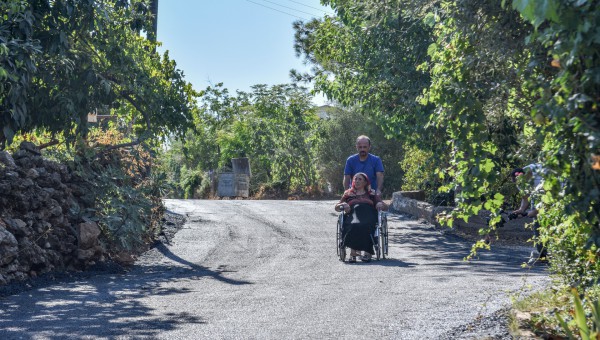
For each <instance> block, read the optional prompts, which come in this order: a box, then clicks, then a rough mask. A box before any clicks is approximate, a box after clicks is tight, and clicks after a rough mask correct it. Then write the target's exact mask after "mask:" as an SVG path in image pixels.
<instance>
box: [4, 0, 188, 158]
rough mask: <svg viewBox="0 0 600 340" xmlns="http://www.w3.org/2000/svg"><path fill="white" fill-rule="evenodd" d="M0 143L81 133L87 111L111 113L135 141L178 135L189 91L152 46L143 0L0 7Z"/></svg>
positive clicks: (18, 3)
mask: <svg viewBox="0 0 600 340" xmlns="http://www.w3.org/2000/svg"><path fill="white" fill-rule="evenodd" d="M0 16H1V17H2V21H1V22H0V80H2V82H1V84H2V85H1V86H0V121H1V124H2V130H1V131H0V145H1V146H2V147H4V145H5V143H6V142H9V143H10V142H11V141H12V139H13V137H14V135H15V134H17V133H23V132H29V131H33V130H34V129H44V130H46V131H48V132H51V133H62V134H63V135H64V136H66V137H67V138H69V140H70V141H73V140H74V139H73V138H71V137H73V136H75V135H85V134H86V132H87V129H88V123H87V116H88V113H91V112H99V113H103V114H108V113H110V114H113V115H118V116H119V117H120V118H121V119H124V120H127V121H129V122H131V123H132V125H133V127H134V131H135V132H136V133H137V135H138V137H139V138H140V139H146V138H148V137H150V136H164V135H166V134H169V133H174V132H177V131H185V127H187V126H188V123H189V122H190V121H191V116H190V111H191V103H192V96H193V95H194V93H193V91H192V89H191V87H190V85H189V84H187V83H186V82H185V81H184V80H183V76H182V73H181V71H179V70H177V69H176V68H175V63H174V62H173V61H171V60H169V58H168V56H167V55H165V56H163V57H162V58H161V57H160V56H159V55H157V54H156V53H155V52H153V51H154V46H155V44H154V43H151V42H149V41H148V40H146V39H145V38H143V37H141V36H140V35H139V32H140V31H141V30H146V31H148V29H149V25H150V23H151V20H150V18H151V15H150V13H149V10H148V7H147V4H146V2H145V1H142V0H131V1H122V0H112V1H102V2H98V1H77V0H69V1H42V0H31V1H20V0H15V1H2V2H0Z"/></svg>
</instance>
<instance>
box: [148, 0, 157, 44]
mask: <svg viewBox="0 0 600 340" xmlns="http://www.w3.org/2000/svg"><path fill="white" fill-rule="evenodd" d="M150 12H151V13H152V29H151V30H150V32H148V40H150V41H152V42H156V37H157V33H158V0H152V2H151V4H150Z"/></svg>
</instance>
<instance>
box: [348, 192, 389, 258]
mask: <svg viewBox="0 0 600 340" xmlns="http://www.w3.org/2000/svg"><path fill="white" fill-rule="evenodd" d="M340 202H346V203H348V204H349V205H350V207H351V208H352V209H351V211H350V213H348V214H346V215H345V216H344V227H343V229H342V238H343V240H344V246H346V247H349V248H351V249H355V250H360V251H366V252H368V253H370V254H374V253H375V252H374V250H373V238H372V235H373V233H374V232H375V225H376V224H377V210H376V209H375V204H377V202H381V198H380V197H379V196H375V195H373V194H370V193H366V194H363V195H356V194H354V193H353V192H352V191H351V190H348V191H347V192H345V193H344V196H343V197H342V199H341V200H340Z"/></svg>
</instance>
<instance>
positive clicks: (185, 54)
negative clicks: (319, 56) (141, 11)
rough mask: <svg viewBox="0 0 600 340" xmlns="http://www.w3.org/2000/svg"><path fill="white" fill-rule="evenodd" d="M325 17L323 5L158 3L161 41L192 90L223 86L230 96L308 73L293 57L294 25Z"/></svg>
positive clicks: (272, 0) (204, 0)
mask: <svg viewBox="0 0 600 340" xmlns="http://www.w3.org/2000/svg"><path fill="white" fill-rule="evenodd" d="M326 13H329V15H331V13H332V10H331V9H330V8H328V7H323V6H321V4H320V2H319V0H160V1H159V8H158V33H157V36H158V38H157V39H158V41H160V42H161V43H162V44H163V45H162V47H161V48H160V51H161V52H162V51H165V50H168V51H169V56H170V57H171V59H174V60H175V61H176V62H177V67H178V68H179V69H181V70H183V72H184V75H185V78H186V80H187V81H188V82H190V83H192V85H193V87H194V89H196V90H202V89H204V88H206V87H207V86H210V85H215V84H217V83H221V82H222V83H223V85H224V86H225V87H226V88H228V89H229V91H230V92H231V93H235V90H241V91H250V90H251V89H250V86H252V85H256V84H267V85H276V84H285V83H290V82H291V80H290V77H289V72H290V70H291V69H296V70H299V71H307V70H308V69H309V66H306V65H304V64H303V60H302V59H301V58H298V57H296V55H295V52H294V47H293V43H294V29H293V28H292V23H293V22H294V21H296V20H304V21H307V20H308V19H311V18H313V17H322V16H324V15H326ZM313 102H314V103H315V104H317V105H322V104H324V103H325V102H326V99H325V98H324V97H323V96H320V95H319V96H316V97H315V99H314V100H313Z"/></svg>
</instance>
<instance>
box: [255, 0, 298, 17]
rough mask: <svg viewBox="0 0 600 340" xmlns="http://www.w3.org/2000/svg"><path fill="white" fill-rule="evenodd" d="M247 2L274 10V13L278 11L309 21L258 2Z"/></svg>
mask: <svg viewBox="0 0 600 340" xmlns="http://www.w3.org/2000/svg"><path fill="white" fill-rule="evenodd" d="M246 1H248V2H251V3H253V4H256V5H259V6H263V7H266V8H268V9H271V10H273V11H277V12H279V13H283V14H287V15H291V16H293V17H295V18H298V19H302V20H308V19H306V18H303V17H299V16H297V15H294V14H290V13H288V12H284V11H280V10H278V9H276V8H273V7H269V6H267V5H263V4H259V3H258V2H254V1H252V0H246Z"/></svg>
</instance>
